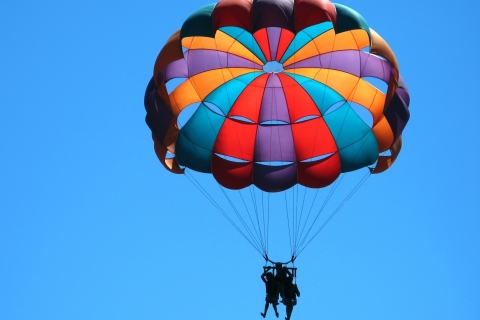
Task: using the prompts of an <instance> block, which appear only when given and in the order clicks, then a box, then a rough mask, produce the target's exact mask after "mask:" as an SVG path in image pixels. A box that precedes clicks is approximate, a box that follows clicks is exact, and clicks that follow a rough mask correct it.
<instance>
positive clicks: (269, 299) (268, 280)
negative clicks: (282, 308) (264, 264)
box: [260, 269, 280, 318]
mask: <svg viewBox="0 0 480 320" xmlns="http://www.w3.org/2000/svg"><path fill="white" fill-rule="evenodd" d="M261 278H262V281H263V282H264V283H265V291H266V293H267V296H266V297H265V309H264V310H263V312H261V313H260V315H261V316H262V317H264V318H265V316H266V315H267V310H268V307H269V305H270V304H271V305H272V307H273V310H275V316H277V318H278V311H277V304H278V294H279V292H280V285H279V284H278V282H277V281H276V280H275V277H274V276H273V273H271V272H269V271H268V269H266V270H265V271H264V272H263V274H262V276H261Z"/></svg>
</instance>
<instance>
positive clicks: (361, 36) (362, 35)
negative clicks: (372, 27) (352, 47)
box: [350, 29, 371, 50]
mask: <svg viewBox="0 0 480 320" xmlns="http://www.w3.org/2000/svg"><path fill="white" fill-rule="evenodd" d="M350 32H351V33H352V35H353V37H354V38H355V42H356V43H357V49H358V50H361V49H363V48H365V47H370V46H371V43H370V37H369V36H368V33H367V32H366V31H365V30H360V29H357V30H352V31H350Z"/></svg>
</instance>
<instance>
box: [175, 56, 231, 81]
mask: <svg viewBox="0 0 480 320" xmlns="http://www.w3.org/2000/svg"><path fill="white" fill-rule="evenodd" d="M184 55H185V60H186V61H187V66H188V76H189V77H192V76H194V75H196V74H199V73H201V72H204V71H208V70H214V69H220V68H222V66H225V65H226V64H227V54H226V53H225V52H221V51H214V50H188V51H185V53H184Z"/></svg>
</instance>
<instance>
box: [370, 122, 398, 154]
mask: <svg viewBox="0 0 480 320" xmlns="http://www.w3.org/2000/svg"><path fill="white" fill-rule="evenodd" d="M372 129H373V134H374V135H375V138H377V143H378V150H379V152H384V151H387V150H388V149H389V148H390V146H391V145H392V143H393V132H392V128H390V125H389V124H388V121H387V119H386V118H385V117H382V118H381V119H380V121H379V122H378V123H377V124H376V125H375V126H374V127H373V128H372Z"/></svg>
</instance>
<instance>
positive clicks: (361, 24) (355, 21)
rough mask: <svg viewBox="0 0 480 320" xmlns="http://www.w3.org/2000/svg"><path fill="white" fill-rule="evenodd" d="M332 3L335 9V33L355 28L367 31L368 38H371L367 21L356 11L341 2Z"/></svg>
mask: <svg viewBox="0 0 480 320" xmlns="http://www.w3.org/2000/svg"><path fill="white" fill-rule="evenodd" d="M334 5H335V8H336V10H337V25H336V27H335V32H336V33H337V34H338V33H342V32H345V31H350V30H355V29H363V30H365V31H366V32H367V33H368V37H369V38H370V40H371V39H372V35H371V34H370V27H369V26H368V24H367V21H365V19H364V18H363V17H362V16H361V15H360V14H359V13H358V12H357V11H355V10H353V9H351V8H349V7H347V6H344V5H343V4H338V3H334Z"/></svg>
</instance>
